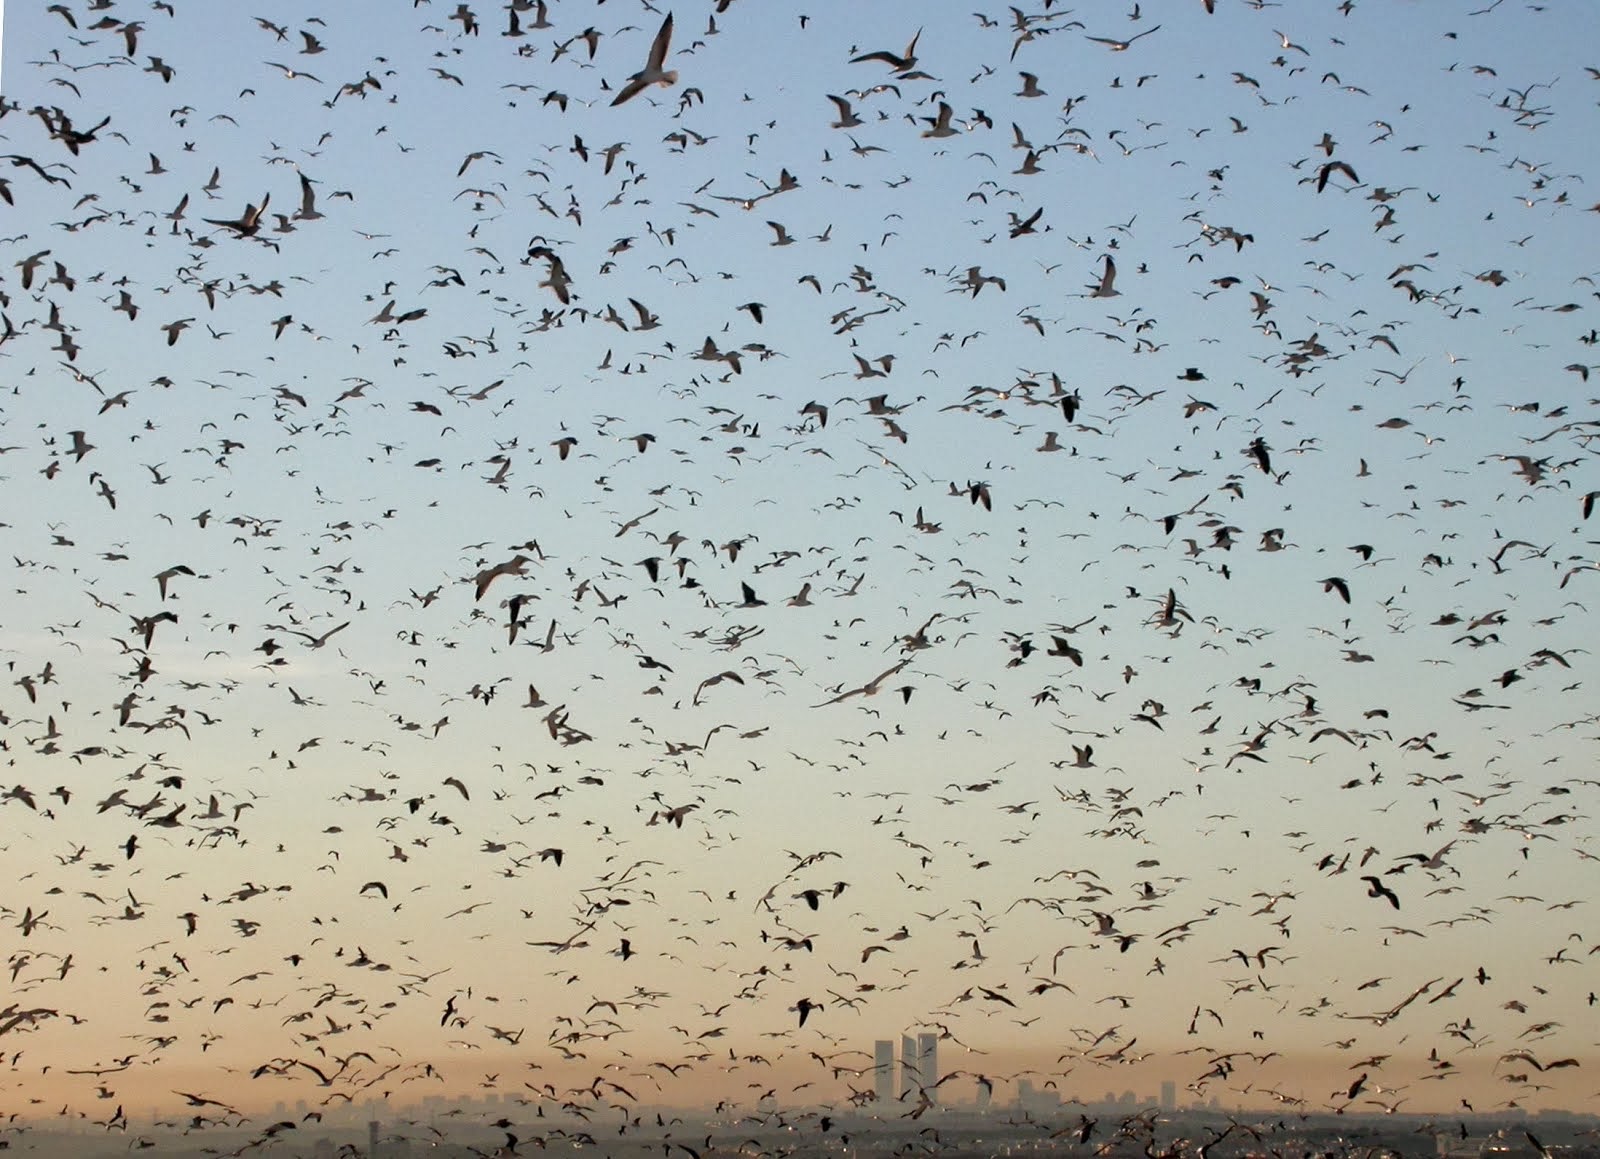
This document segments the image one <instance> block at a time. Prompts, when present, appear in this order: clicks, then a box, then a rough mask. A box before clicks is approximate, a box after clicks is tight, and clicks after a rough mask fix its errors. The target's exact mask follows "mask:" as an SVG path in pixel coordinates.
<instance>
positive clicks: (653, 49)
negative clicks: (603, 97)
mask: <svg viewBox="0 0 1600 1159" xmlns="http://www.w3.org/2000/svg"><path fill="white" fill-rule="evenodd" d="M671 44H672V13H670V12H668V13H667V18H666V19H665V20H663V21H662V22H661V31H659V32H657V33H656V38H655V41H654V43H652V44H651V45H650V59H649V60H648V61H646V62H645V66H644V67H643V68H641V69H640V70H639V71H638V72H636V73H634V74H633V75H632V76H630V77H629V78H628V83H627V84H625V85H623V86H622V91H621V92H619V93H618V94H617V95H616V97H615V98H614V99H613V100H612V102H611V107H612V108H616V107H617V106H618V105H625V104H627V103H628V102H629V101H631V100H633V98H634V97H636V96H638V95H639V94H640V93H642V92H644V90H645V89H647V88H649V87H650V86H651V85H660V86H661V87H662V88H664V89H665V88H671V87H672V86H673V85H675V84H677V83H678V74H677V73H676V72H675V71H673V70H672V69H669V68H667V67H666V64H667V50H668V48H669V47H670V46H671Z"/></svg>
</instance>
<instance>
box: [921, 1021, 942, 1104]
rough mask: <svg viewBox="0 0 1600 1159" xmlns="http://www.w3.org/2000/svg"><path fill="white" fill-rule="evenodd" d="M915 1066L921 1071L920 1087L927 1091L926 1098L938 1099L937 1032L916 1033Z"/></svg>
mask: <svg viewBox="0 0 1600 1159" xmlns="http://www.w3.org/2000/svg"><path fill="white" fill-rule="evenodd" d="M917 1067H918V1069H919V1070H921V1072H922V1088H923V1090H925V1091H927V1093H928V1098H929V1099H932V1100H933V1101H934V1102H938V1100H939V1092H938V1091H937V1090H936V1089H935V1084H937V1083H938V1081H939V1077H940V1076H939V1036H938V1035H937V1034H919V1035H917Z"/></svg>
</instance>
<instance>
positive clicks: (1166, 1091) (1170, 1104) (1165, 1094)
mask: <svg viewBox="0 0 1600 1159" xmlns="http://www.w3.org/2000/svg"><path fill="white" fill-rule="evenodd" d="M1161 1109H1162V1110H1163V1111H1175V1110H1177V1109H1178V1084H1177V1083H1175V1082H1171V1081H1170V1080H1169V1081H1167V1082H1164V1083H1162V1084H1161Z"/></svg>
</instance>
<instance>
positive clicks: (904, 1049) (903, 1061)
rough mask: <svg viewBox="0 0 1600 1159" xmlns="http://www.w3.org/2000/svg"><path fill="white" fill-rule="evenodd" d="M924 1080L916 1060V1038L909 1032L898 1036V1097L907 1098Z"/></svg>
mask: <svg viewBox="0 0 1600 1159" xmlns="http://www.w3.org/2000/svg"><path fill="white" fill-rule="evenodd" d="M925 1081H926V1080H925V1079H924V1078H923V1077H922V1069H921V1067H920V1066H918V1062H917V1040H916V1039H914V1038H912V1037H911V1036H910V1035H909V1034H902V1035H901V1036H900V1097H901V1098H903V1099H904V1098H908V1097H910V1096H911V1095H912V1094H913V1093H914V1092H915V1091H916V1089H917V1087H919V1086H921V1085H922V1084H923V1083H924V1082H925Z"/></svg>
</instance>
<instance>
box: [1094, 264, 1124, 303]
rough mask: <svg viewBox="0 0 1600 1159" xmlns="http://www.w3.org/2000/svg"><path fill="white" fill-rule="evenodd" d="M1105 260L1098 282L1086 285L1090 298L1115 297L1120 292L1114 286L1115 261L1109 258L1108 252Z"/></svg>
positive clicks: (1115, 280) (1115, 278)
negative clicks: (1103, 269)
mask: <svg viewBox="0 0 1600 1159" xmlns="http://www.w3.org/2000/svg"><path fill="white" fill-rule="evenodd" d="M1105 262H1106V266H1105V271H1104V272H1103V273H1101V275H1100V282H1099V284H1098V285H1094V286H1090V287H1088V289H1089V297H1091V298H1115V297H1116V296H1117V295H1119V294H1120V293H1122V291H1121V290H1119V289H1117V288H1116V282H1117V263H1116V262H1114V261H1112V260H1111V255H1110V254H1107V255H1106V257H1105Z"/></svg>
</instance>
